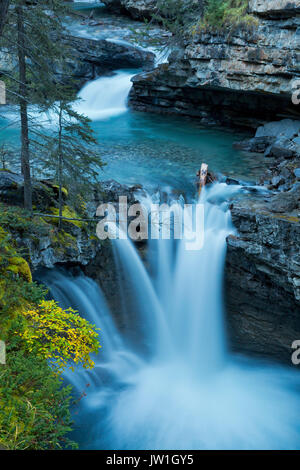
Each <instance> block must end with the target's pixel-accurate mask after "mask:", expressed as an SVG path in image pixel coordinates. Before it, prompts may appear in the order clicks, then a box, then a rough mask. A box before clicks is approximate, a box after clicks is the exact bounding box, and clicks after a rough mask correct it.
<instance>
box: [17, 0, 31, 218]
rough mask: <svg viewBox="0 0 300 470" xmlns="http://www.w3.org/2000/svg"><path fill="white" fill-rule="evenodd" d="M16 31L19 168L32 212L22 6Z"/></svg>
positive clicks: (26, 200) (26, 204) (25, 205)
mask: <svg viewBox="0 0 300 470" xmlns="http://www.w3.org/2000/svg"><path fill="white" fill-rule="evenodd" d="M16 12H17V29H18V59H19V81H20V86H19V95H20V98H19V106H20V116H21V167H22V173H23V176H24V207H25V209H28V210H30V211H32V186H31V174H30V160H29V137H28V112H27V86H26V58H25V30H24V12H23V6H22V5H18V6H17V7H16Z"/></svg>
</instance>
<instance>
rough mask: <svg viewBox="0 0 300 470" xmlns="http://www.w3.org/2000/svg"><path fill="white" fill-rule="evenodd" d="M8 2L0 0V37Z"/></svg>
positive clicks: (7, 0)
mask: <svg viewBox="0 0 300 470" xmlns="http://www.w3.org/2000/svg"><path fill="white" fill-rule="evenodd" d="M9 1H10V0H0V36H2V33H3V29H4V25H5V22H6V18H7V13H8V7H9Z"/></svg>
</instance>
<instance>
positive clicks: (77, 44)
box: [65, 36, 155, 84]
mask: <svg viewBox="0 0 300 470" xmlns="http://www.w3.org/2000/svg"><path fill="white" fill-rule="evenodd" d="M65 41H66V43H67V44H68V45H69V46H70V47H71V48H72V50H73V51H76V53H75V57H74V60H73V61H72V63H71V64H70V66H71V70H72V75H73V77H75V78H76V79H77V80H78V81H79V83H80V84H82V83H84V82H86V81H87V80H92V79H94V78H96V77H97V76H100V75H103V74H105V73H107V72H111V71H113V70H119V69H121V68H143V69H144V70H149V69H151V68H153V66H154V60H155V55H154V54H153V53H152V52H150V51H149V52H148V51H145V50H142V49H140V48H137V47H134V46H130V45H129V44H128V45H127V44H126V45H125V44H124V45H123V44H119V43H114V42H112V41H107V40H105V39H99V40H94V39H87V38H82V37H75V36H67V37H66V38H65Z"/></svg>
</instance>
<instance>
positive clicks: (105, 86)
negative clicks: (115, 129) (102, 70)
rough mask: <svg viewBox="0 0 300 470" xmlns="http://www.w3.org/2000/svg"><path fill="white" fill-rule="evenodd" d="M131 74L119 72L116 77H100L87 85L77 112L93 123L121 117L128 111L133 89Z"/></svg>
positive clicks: (82, 91) (81, 95)
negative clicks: (128, 99) (129, 98)
mask: <svg viewBox="0 0 300 470" xmlns="http://www.w3.org/2000/svg"><path fill="white" fill-rule="evenodd" d="M132 77H133V74H132V73H130V72H125V71H119V72H118V73H116V74H115V75H114V76H105V77H100V78H98V79H96V80H93V81H92V82H89V83H87V84H86V85H85V86H84V87H83V88H82V90H81V91H80V93H79V95H78V97H79V98H80V100H81V101H80V102H79V103H78V104H76V111H78V112H79V113H81V114H85V115H86V116H88V117H89V118H90V119H91V120H93V121H98V120H102V119H108V118H110V117H114V116H119V115H121V114H123V113H125V112H126V111H127V97H128V93H129V91H130V88H131V78H132Z"/></svg>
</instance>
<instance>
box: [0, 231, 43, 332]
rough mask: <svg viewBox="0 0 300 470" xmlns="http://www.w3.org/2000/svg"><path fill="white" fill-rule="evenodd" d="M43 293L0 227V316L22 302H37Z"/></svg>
mask: <svg viewBox="0 0 300 470" xmlns="http://www.w3.org/2000/svg"><path fill="white" fill-rule="evenodd" d="M45 293H46V291H45V289H44V288H42V287H41V286H39V285H37V284H36V283H34V282H31V273H30V268H29V266H28V263H27V262H26V260H25V259H24V258H22V257H21V256H20V254H19V253H18V252H17V251H16V249H15V248H14V246H13V240H12V237H11V235H10V234H9V233H6V232H5V231H4V230H3V229H2V228H1V227H0V318H1V316H3V317H6V320H7V316H12V315H15V314H16V313H17V312H18V310H19V309H20V308H21V307H22V306H24V303H27V302H28V303H29V302H39V301H40V300H41V299H42V298H43V296H44V295H45ZM2 335H3V331H2Z"/></svg>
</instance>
